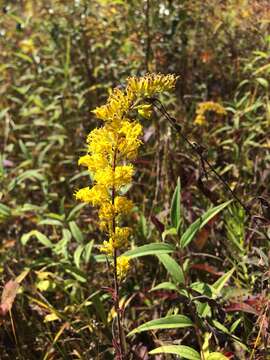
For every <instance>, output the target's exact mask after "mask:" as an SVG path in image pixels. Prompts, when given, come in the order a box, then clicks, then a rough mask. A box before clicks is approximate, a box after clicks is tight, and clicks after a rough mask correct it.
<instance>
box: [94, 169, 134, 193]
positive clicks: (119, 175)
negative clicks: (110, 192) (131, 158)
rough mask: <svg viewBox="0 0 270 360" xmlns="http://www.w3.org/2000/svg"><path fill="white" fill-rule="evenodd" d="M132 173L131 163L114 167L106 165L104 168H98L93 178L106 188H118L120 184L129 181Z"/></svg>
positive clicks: (122, 184) (125, 183)
mask: <svg viewBox="0 0 270 360" xmlns="http://www.w3.org/2000/svg"><path fill="white" fill-rule="evenodd" d="M132 175H133V166H132V165H122V166H116V167H115V169H113V168H112V167H110V166H107V167H106V168H105V169H100V170H98V171H97V172H96V174H95V176H94V179H95V181H96V182H97V183H98V184H100V185H103V186H105V187H106V188H107V189H111V188H113V187H114V188H115V189H120V188H121V187H122V186H124V185H127V184H129V183H131V180H132Z"/></svg>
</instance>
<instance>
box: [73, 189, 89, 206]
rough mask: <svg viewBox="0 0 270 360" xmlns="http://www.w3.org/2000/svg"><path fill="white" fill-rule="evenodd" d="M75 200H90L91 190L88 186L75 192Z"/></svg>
mask: <svg viewBox="0 0 270 360" xmlns="http://www.w3.org/2000/svg"><path fill="white" fill-rule="evenodd" d="M74 195H75V198H76V200H80V201H82V202H90V201H91V190H90V188H89V187H85V188H82V189H80V190H78V191H76V192H75V194H74Z"/></svg>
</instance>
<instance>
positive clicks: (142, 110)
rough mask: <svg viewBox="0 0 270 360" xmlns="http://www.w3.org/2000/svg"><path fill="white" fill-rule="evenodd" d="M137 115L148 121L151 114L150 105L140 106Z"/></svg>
mask: <svg viewBox="0 0 270 360" xmlns="http://www.w3.org/2000/svg"><path fill="white" fill-rule="evenodd" d="M138 113H139V114H140V115H141V116H142V117H144V118H145V119H150V118H151V116H152V113H153V108H152V105H150V104H147V105H141V106H140V107H139V108H138Z"/></svg>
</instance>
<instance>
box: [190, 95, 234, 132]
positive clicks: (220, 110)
mask: <svg viewBox="0 0 270 360" xmlns="http://www.w3.org/2000/svg"><path fill="white" fill-rule="evenodd" d="M208 112H213V113H215V114H217V115H219V116H225V115H226V114H227V112H226V110H225V109H224V107H223V106H222V105H220V104H219V103H216V102H214V101H205V102H201V103H199V104H198V106H197V109H196V118H195V120H194V124H196V125H200V126H201V125H205V124H207V119H206V113H208Z"/></svg>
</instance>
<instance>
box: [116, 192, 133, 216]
mask: <svg viewBox="0 0 270 360" xmlns="http://www.w3.org/2000/svg"><path fill="white" fill-rule="evenodd" d="M133 206H134V204H133V202H132V201H131V200H129V199H127V198H126V197H125V196H117V197H116V198H115V200H114V207H115V212H116V213H118V214H128V213H129V212H130V211H131V210H132V208H133Z"/></svg>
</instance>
